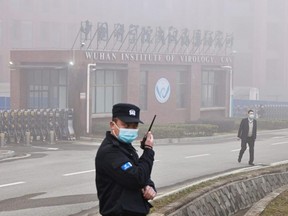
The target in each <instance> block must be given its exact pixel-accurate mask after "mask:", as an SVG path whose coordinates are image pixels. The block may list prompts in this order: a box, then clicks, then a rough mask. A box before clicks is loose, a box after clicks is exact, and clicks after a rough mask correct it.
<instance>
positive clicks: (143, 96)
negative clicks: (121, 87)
mask: <svg viewBox="0 0 288 216" xmlns="http://www.w3.org/2000/svg"><path fill="white" fill-rule="evenodd" d="M147 79H148V71H141V72H140V92H139V95H140V96H139V98H140V102H139V104H140V108H141V109H142V110H147V83H148V81H147Z"/></svg>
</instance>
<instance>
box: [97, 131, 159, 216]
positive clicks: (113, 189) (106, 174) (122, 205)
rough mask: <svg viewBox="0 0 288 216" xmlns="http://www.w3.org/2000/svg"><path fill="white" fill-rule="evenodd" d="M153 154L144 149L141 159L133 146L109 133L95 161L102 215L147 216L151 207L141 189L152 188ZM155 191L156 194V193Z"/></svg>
mask: <svg viewBox="0 0 288 216" xmlns="http://www.w3.org/2000/svg"><path fill="white" fill-rule="evenodd" d="M153 161H154V151H153V150H151V149H145V150H144V151H143V154H142V156H141V157H140V158H139V157H138V154H137V153H136V150H135V149H134V147H133V146H132V145H131V144H127V143H122V142H120V141H119V140H118V139H117V138H115V137H114V136H113V135H111V133H110V131H107V132H106V138H105V139H104V140H103V142H102V144H101V146H100V147H99V149H98V151H97V154H96V158H95V168H96V188H97V193H98V198H99V208H100V213H101V214H102V215H121V214H122V215H128V214H129V213H130V214H131V215H137V214H140V215H141V214H142V215H146V214H148V213H149V210H150V208H151V207H152V206H151V205H150V203H149V202H148V201H147V200H145V199H144V198H143V196H142V191H141V189H142V188H143V187H144V186H146V185H150V186H152V187H153V188H154V189H155V186H154V183H153V182H152V181H151V179H150V175H151V171H152V166H153ZM155 191H156V190H155Z"/></svg>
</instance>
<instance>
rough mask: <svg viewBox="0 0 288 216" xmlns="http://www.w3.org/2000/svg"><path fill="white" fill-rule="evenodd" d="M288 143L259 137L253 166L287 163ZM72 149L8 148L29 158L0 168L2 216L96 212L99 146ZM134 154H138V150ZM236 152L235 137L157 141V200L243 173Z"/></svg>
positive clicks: (286, 133)
mask: <svg viewBox="0 0 288 216" xmlns="http://www.w3.org/2000/svg"><path fill="white" fill-rule="evenodd" d="M287 138H288V129H285V130H275V131H264V132H261V131H260V132H259V133H258V137H257V140H256V144H255V164H256V165H258V166H263V165H269V164H271V163H275V162H279V161H285V160H287V159H288V155H287V152H288V139H287ZM75 143H77V142H75ZM75 143H74V144H71V143H62V144H56V145H43V144H42V145H37V146H36V145H34V146H32V147H23V146H13V147H10V149H14V150H16V151H17V152H19V151H22V152H26V153H29V154H30V155H31V156H29V157H26V158H24V159H18V160H4V161H1V162H0V176H1V178H0V212H1V216H20V215H21V216H31V215H37V216H48V215H59V216H68V215H77V213H79V212H81V211H83V210H86V209H90V208H92V207H95V206H98V201H97V196H96V189H95V182H94V178H95V172H94V157H95V153H96V151H97V148H98V145H97V144H93V145H88V143H86V144H85V143H82V144H75ZM8 148H9V147H8ZM137 150H138V153H139V154H141V152H142V150H141V149H140V148H138V147H137ZM239 150H240V141H237V140H236V134H233V135H223V136H216V137H213V138H211V137H209V138H195V139H192V140H191V141H189V142H187V143H178V144H165V143H163V144H162V142H161V144H160V141H159V144H157V140H156V144H155V151H156V156H155V163H154V168H153V173H152V179H153V180H154V182H155V183H156V186H157V188H158V195H161V194H163V193H164V192H168V191H169V190H168V188H169V189H172V188H174V189H175V188H176V187H175V185H177V186H178V187H180V186H183V185H185V184H188V183H189V182H192V181H193V180H196V179H201V178H204V177H207V176H213V175H215V174H217V173H222V172H225V171H229V170H236V169H242V168H245V167H247V166H248V156H249V152H248V149H247V150H246V152H245V154H244V156H243V159H242V163H241V164H239V163H238V162H237V156H238V153H239ZM168 186H169V187H168Z"/></svg>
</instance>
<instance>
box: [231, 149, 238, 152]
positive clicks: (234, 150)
mask: <svg viewBox="0 0 288 216" xmlns="http://www.w3.org/2000/svg"><path fill="white" fill-rule="evenodd" d="M236 151H240V149H233V150H231V152H236Z"/></svg>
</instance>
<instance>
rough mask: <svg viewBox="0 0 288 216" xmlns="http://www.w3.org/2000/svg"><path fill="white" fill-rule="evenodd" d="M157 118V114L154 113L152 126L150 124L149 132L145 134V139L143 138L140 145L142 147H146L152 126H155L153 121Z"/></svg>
mask: <svg viewBox="0 0 288 216" xmlns="http://www.w3.org/2000/svg"><path fill="white" fill-rule="evenodd" d="M155 118H156V115H154V118H153V120H152V122H151V124H150V126H149V129H148V131H147V133H146V134H145V136H144V137H143V139H142V141H141V145H140V147H141V148H142V149H144V147H145V142H146V139H147V134H148V132H149V131H151V128H152V126H153V123H154V120H155Z"/></svg>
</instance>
